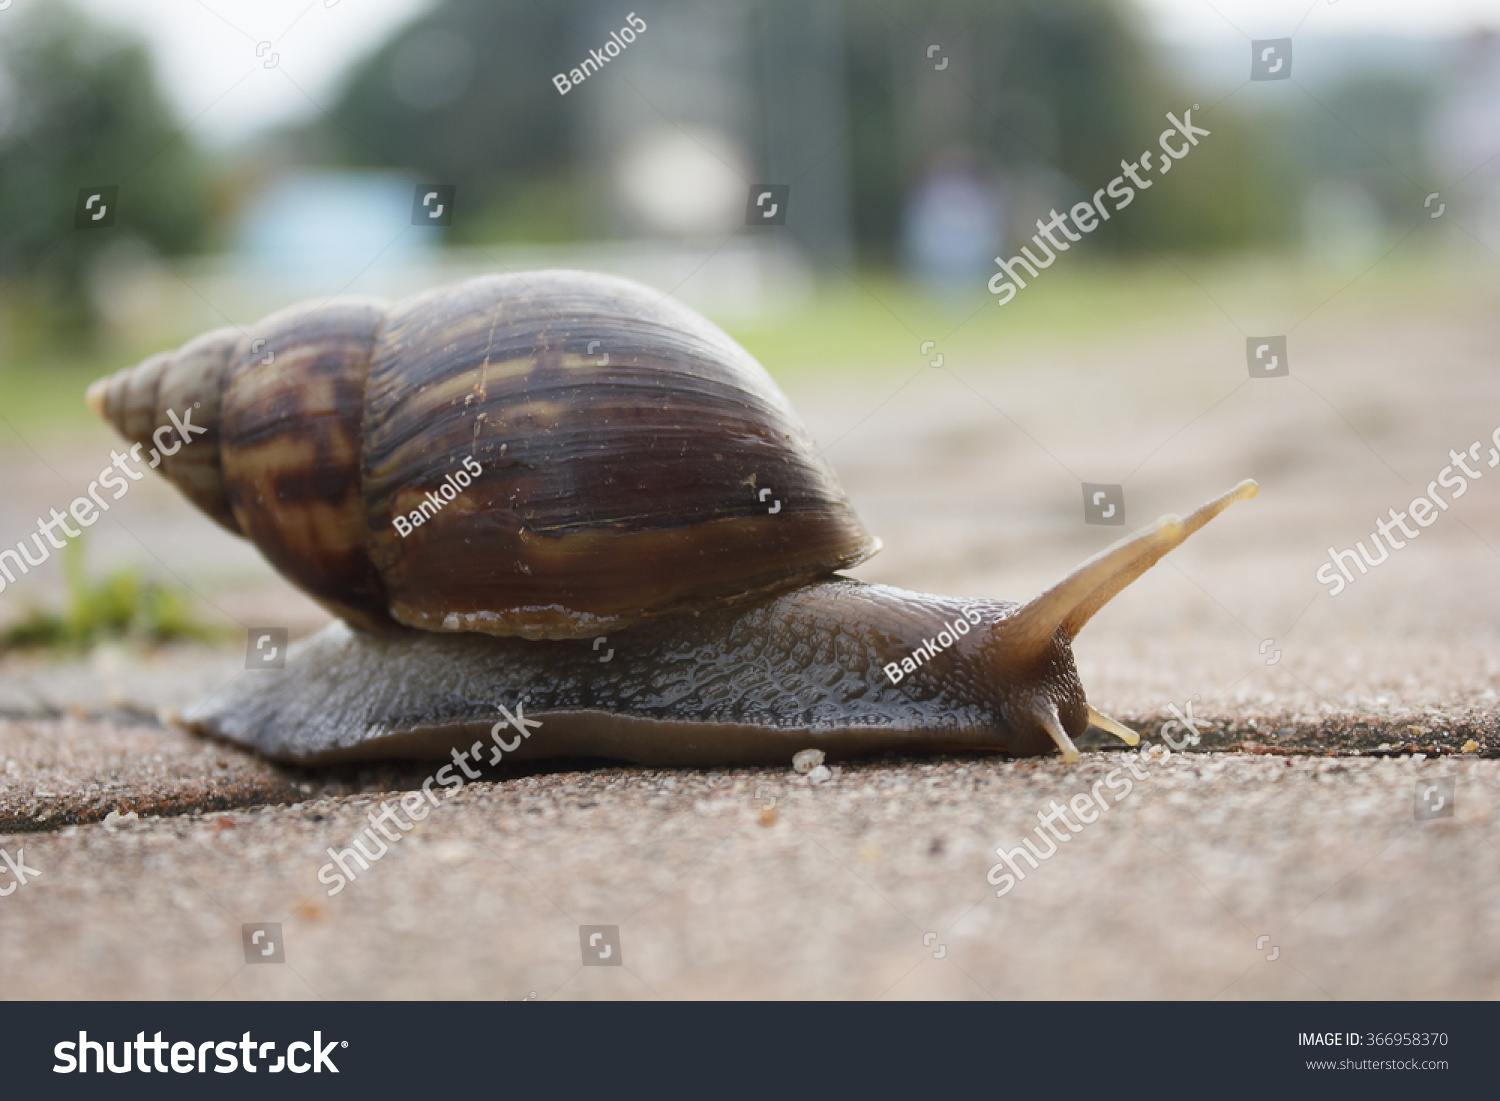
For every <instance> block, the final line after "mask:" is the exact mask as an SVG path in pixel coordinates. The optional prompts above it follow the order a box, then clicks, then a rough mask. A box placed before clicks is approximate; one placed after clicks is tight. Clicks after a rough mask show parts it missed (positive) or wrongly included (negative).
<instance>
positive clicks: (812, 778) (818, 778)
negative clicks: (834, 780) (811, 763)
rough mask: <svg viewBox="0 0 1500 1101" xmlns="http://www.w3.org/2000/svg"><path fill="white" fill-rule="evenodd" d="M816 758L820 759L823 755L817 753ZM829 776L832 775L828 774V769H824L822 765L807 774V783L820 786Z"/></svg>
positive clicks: (831, 774)
mask: <svg viewBox="0 0 1500 1101" xmlns="http://www.w3.org/2000/svg"><path fill="white" fill-rule="evenodd" d="M818 756H819V757H822V756H823V755H822V754H821V753H819V754H818ZM831 776H833V773H831V772H829V771H828V769H826V768H824V767H823V766H822V765H819V766H818V767H817V768H815V769H813V770H812V771H811V772H809V773H808V774H807V782H808V783H809V784H821V783H822V782H823V781H824V780H827V779H829V778H830V777H831Z"/></svg>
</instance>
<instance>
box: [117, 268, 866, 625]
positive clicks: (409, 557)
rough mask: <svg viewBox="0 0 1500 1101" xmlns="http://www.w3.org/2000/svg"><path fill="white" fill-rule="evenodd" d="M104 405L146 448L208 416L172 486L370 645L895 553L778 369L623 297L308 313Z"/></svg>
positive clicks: (691, 601) (349, 303)
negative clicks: (867, 523) (188, 414)
mask: <svg viewBox="0 0 1500 1101" xmlns="http://www.w3.org/2000/svg"><path fill="white" fill-rule="evenodd" d="M89 400H90V404H91V405H92V406H93V407H94V408H95V410H96V412H98V413H100V415H101V416H103V417H104V418H105V419H106V420H108V421H109V422H110V423H111V424H113V425H114V426H115V427H116V429H117V430H118V431H119V432H120V433H121V435H122V436H124V437H125V438H126V439H128V440H131V441H134V442H142V443H144V442H145V441H147V440H148V439H149V438H150V436H151V433H152V432H153V431H155V430H156V429H158V428H159V427H160V426H162V425H166V424H169V423H170V420H169V411H176V412H179V413H180V412H181V411H182V410H184V409H186V408H187V407H190V406H195V405H196V409H195V410H194V413H193V418H194V421H195V422H196V423H198V424H200V425H202V426H204V427H205V428H207V429H209V431H208V433H207V434H206V435H204V436H202V437H200V438H199V439H197V440H196V441H195V442H194V443H193V445H192V446H191V447H184V448H182V449H181V450H180V451H179V452H178V453H177V454H176V455H174V456H173V457H171V458H170V459H166V460H164V461H163V463H162V467H161V469H162V471H163V473H165V474H166V475H167V477H168V478H169V479H171V481H172V482H173V483H174V484H176V485H177V486H178V488H179V489H180V490H181V491H182V492H183V494H184V495H185V496H187V497H188V499H189V500H191V501H192V502H193V503H194V504H196V505H197V506H198V507H199V508H200V509H202V510H203V511H204V512H206V513H208V514H209V515H210V516H212V517H213V518H214V519H215V520H217V521H218V522H219V523H221V524H223V525H224V526H225V527H227V528H228V529H229V530H231V531H235V532H237V533H240V534H243V535H244V536H245V537H246V538H248V539H250V540H251V541H252V542H254V543H255V544H256V546H258V547H259V548H260V549H261V551H262V553H264V554H265V555H266V557H267V558H268V559H269V560H270V561H271V563H272V564H273V565H274V566H275V567H276V568H277V569H278V570H280V571H281V572H282V573H283V574H284V575H286V576H287V577H288V578H290V579H291V580H292V581H294V582H295V583H296V584H297V585H299V586H300V587H301V588H302V589H304V590H305V591H306V592H307V593H309V594H310V595H311V596H312V597H313V598H314V599H316V600H318V601H319V602H320V603H321V604H323V606H324V607H326V608H328V609H329V610H330V611H332V612H333V613H334V614H336V615H338V616H340V617H341V618H343V619H344V620H345V621H347V622H348V623H350V624H351V625H352V626H355V627H358V628H361V629H364V630H367V631H378V630H382V629H385V630H389V629H394V628H396V627H397V626H398V625H399V626H406V627H416V628H421V629H423V630H428V631H440V632H452V631H457V632H463V631H477V632H482V633H486V634H494V635H519V636H522V637H526V638H585V637H589V636H592V635H597V634H600V633H603V632H606V631H609V630H612V629H616V628H619V627H623V626H628V625H629V624H631V623H634V622H638V621H640V620H642V619H646V618H650V617H652V616H657V615H662V614H667V613H672V612H679V611H690V610H695V609H699V608H706V607H711V606H716V605H720V604H723V603H727V602H732V601H735V600H740V599H745V598H749V597H753V596H758V595H762V594H770V593H774V592H779V591H782V590H784V589H788V588H791V587H793V586H796V585H800V584H803V583H805V582H807V581H809V580H811V579H813V578H815V577H818V576H823V575H826V574H829V573H831V572H833V571H834V570H837V569H840V568H843V567H847V566H850V565H853V564H855V563H857V562H859V561H862V560H864V559H865V558H868V557H869V556H870V555H871V554H873V553H874V552H875V551H876V550H877V549H878V547H879V544H878V542H876V541H875V540H874V539H872V538H871V537H870V535H869V534H868V533H867V532H866V531H865V529H864V527H863V526H862V525H861V524H860V522H859V519H858V518H857V517H856V515H855V514H854V511H853V509H852V507H851V506H850V504H849V502H848V499H847V498H846V497H845V495H844V493H843V491H842V490H841V489H840V487H839V485H838V482H837V480H836V478H835V477H834V475H833V472H832V470H831V469H830V468H829V467H828V465H827V463H826V462H825V461H824V460H823V458H822V456H821V454H820V453H819V451H818V449H817V447H816V445H815V444H814V443H813V441H812V439H811V436H810V435H809V434H808V432H807V430H806V429H805V428H804V427H803V425H802V424H801V422H800V421H799V420H798V418H797V416H796V414H795V413H794V412H793V411H792V409H791V406H790V405H789V403H788V402H787V400H786V398H785V397H784V396H783V395H782V394H781V392H780V390H779V389H778V388H777V387H776V385H775V383H774V382H772V380H771V378H770V376H769V375H767V374H766V372H765V371H764V369H763V368H762V367H761V366H760V365H759V364H758V363H756V362H755V360H754V359H753V358H752V357H751V356H750V355H749V354H748V353H746V352H745V351H744V350H743V349H742V348H740V347H739V345H737V344H736V343H735V342H734V341H733V340H731V339H730V338H729V337H728V336H727V335H726V334H724V333H723V332H722V331H720V330H719V329H718V328H717V327H715V326H714V325H712V324H711V323H710V322H708V321H707V320H705V319H704V318H702V317H701V316H699V315H698V314H696V313H694V312H693V311H691V310H689V309H687V308H686V307H685V306H682V305H681V304H679V303H677V302H675V301H673V300H671V299H667V298H663V297H662V296H661V295H660V294H658V293H657V292H655V291H652V290H650V289H649V288H647V287H644V286H641V285H640V284H637V283H633V282H630V281H628V280H623V279H617V278H613V277H609V276H603V275H595V274H589V273H584V272H574V271H546V272H535V273H527V274H522V275H491V276H482V277H480V278H477V279H473V280H469V281H467V282H464V283H460V284H456V285H453V286H449V287H443V288H439V289H437V290H434V291H431V292H428V293H426V294H422V295H418V296H416V297H413V298H409V299H405V300H403V301H400V302H396V303H394V304H390V305H387V304H385V303H382V302H378V301H372V300H354V299H337V300H333V301H329V302H325V303H321V304H316V305H307V306H301V307H293V308H291V309H288V310H284V311H282V312H280V313H277V314H274V315H272V316H271V317H268V318H266V319H265V320H263V321H261V322H259V323H258V324H256V325H255V326H253V327H252V328H251V329H250V330H249V331H247V332H243V333H241V332H239V331H238V330H233V329H228V330H218V331H216V332H213V333H209V334H206V335H205V336H202V337H199V338H198V339H196V340H194V341H191V342H190V343H188V344H186V345H184V346H183V347H182V348H181V349H179V350H178V351H177V352H174V353H166V354H162V355H157V356H153V357H152V358H150V359H148V360H146V361H145V362H143V363H141V364H140V365H139V366H137V367H134V368H129V369H127V370H125V371H121V372H120V373H118V374H116V375H114V376H112V377H111V378H108V379H104V380H101V381H100V382H98V383H95V384H94V386H93V387H92V388H91V389H90V392H89ZM768 489H769V490H770V491H771V492H770V493H769V494H767V493H765V492H764V491H765V490H768Z"/></svg>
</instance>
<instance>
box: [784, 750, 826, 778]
mask: <svg viewBox="0 0 1500 1101" xmlns="http://www.w3.org/2000/svg"><path fill="white" fill-rule="evenodd" d="M822 764H823V751H822V750H821V749H804V750H802V751H801V752H800V753H798V754H796V755H795V756H794V757H793V758H792V770H793V771H794V772H802V773H808V772H811V771H812V770H813V769H815V768H818V767H820V766H821V765H822ZM824 771H825V774H826V771H827V770H826V769H825V770H824Z"/></svg>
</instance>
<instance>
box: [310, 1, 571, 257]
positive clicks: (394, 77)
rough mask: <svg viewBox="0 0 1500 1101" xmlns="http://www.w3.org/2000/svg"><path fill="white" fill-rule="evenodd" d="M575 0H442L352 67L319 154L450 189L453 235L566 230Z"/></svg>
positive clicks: (562, 234)
mask: <svg viewBox="0 0 1500 1101" xmlns="http://www.w3.org/2000/svg"><path fill="white" fill-rule="evenodd" d="M581 6H582V5H581V3H580V0H549V2H548V3H547V4H546V5H542V4H537V3H534V2H531V0H500V2H496V0H444V2H442V3H439V4H437V5H436V6H435V7H433V8H432V9H430V10H429V11H427V12H426V13H424V14H423V15H422V16H420V17H419V18H418V19H416V20H414V21H413V22H412V23H410V24H408V25H407V26H406V27H405V28H403V29H402V31H401V32H400V33H399V34H397V35H396V36H395V37H394V38H393V39H392V40H391V41H389V42H387V43H386V44H385V45H384V46H382V47H381V48H380V49H378V50H376V51H375V53H373V54H372V55H370V56H369V57H368V58H366V59H365V60H364V61H362V62H361V63H359V64H358V65H357V66H355V68H354V69H353V71H352V72H351V74H350V77H349V79H348V81H347V83H346V84H345V86H344V90H343V93H342V94H341V96H340V97H339V100H338V102H337V103H336V104H335V106H334V107H333V109H332V111H331V112H330V116H331V118H330V120H329V121H327V122H321V123H319V124H318V128H319V130H320V135H321V138H322V140H321V141H319V142H318V144H319V146H320V147H321V148H322V149H323V151H324V158H325V159H327V160H329V161H332V162H334V163H344V164H356V165H380V166H382V167H392V166H394V167H400V168H406V169H409V170H411V171H414V172H418V173H421V174H422V175H423V177H424V178H425V179H428V180H429V181H432V182H442V183H452V184H456V185H457V186H458V193H459V196H460V197H459V200H458V203H459V210H460V211H461V212H462V213H463V214H464V215H465V216H463V217H460V218H458V219H456V220H455V223H454V226H453V229H452V234H451V236H452V237H453V239H455V240H459V241H462V240H465V239H474V238H479V239H483V240H504V239H507V238H510V239H521V240H529V241H537V240H557V239H567V238H569V237H572V236H574V235H575V224H574V218H575V211H576V208H575V205H574V204H573V203H572V201H571V197H570V184H571V181H572V179H573V177H572V173H571V168H572V154H573V152H574V144H573V142H574V132H573V129H572V127H571V126H570V124H569V120H570V116H571V114H572V108H573V105H574V103H576V102H577V101H576V98H575V100H574V101H573V102H572V103H570V102H568V101H566V100H564V98H563V97H562V96H560V95H559V94H558V92H557V89H556V88H555V87H553V85H552V80H551V77H552V74H553V73H557V72H562V71H566V70H567V69H569V68H571V67H572V66H573V65H576V64H577V63H578V59H577V58H575V57H572V56H571V55H572V53H574V52H578V47H577V43H576V42H575V41H574V36H573V24H572V23H571V21H570V16H571V14H572V13H573V12H574V11H575V10H576V9H578V8H579V7H581Z"/></svg>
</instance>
